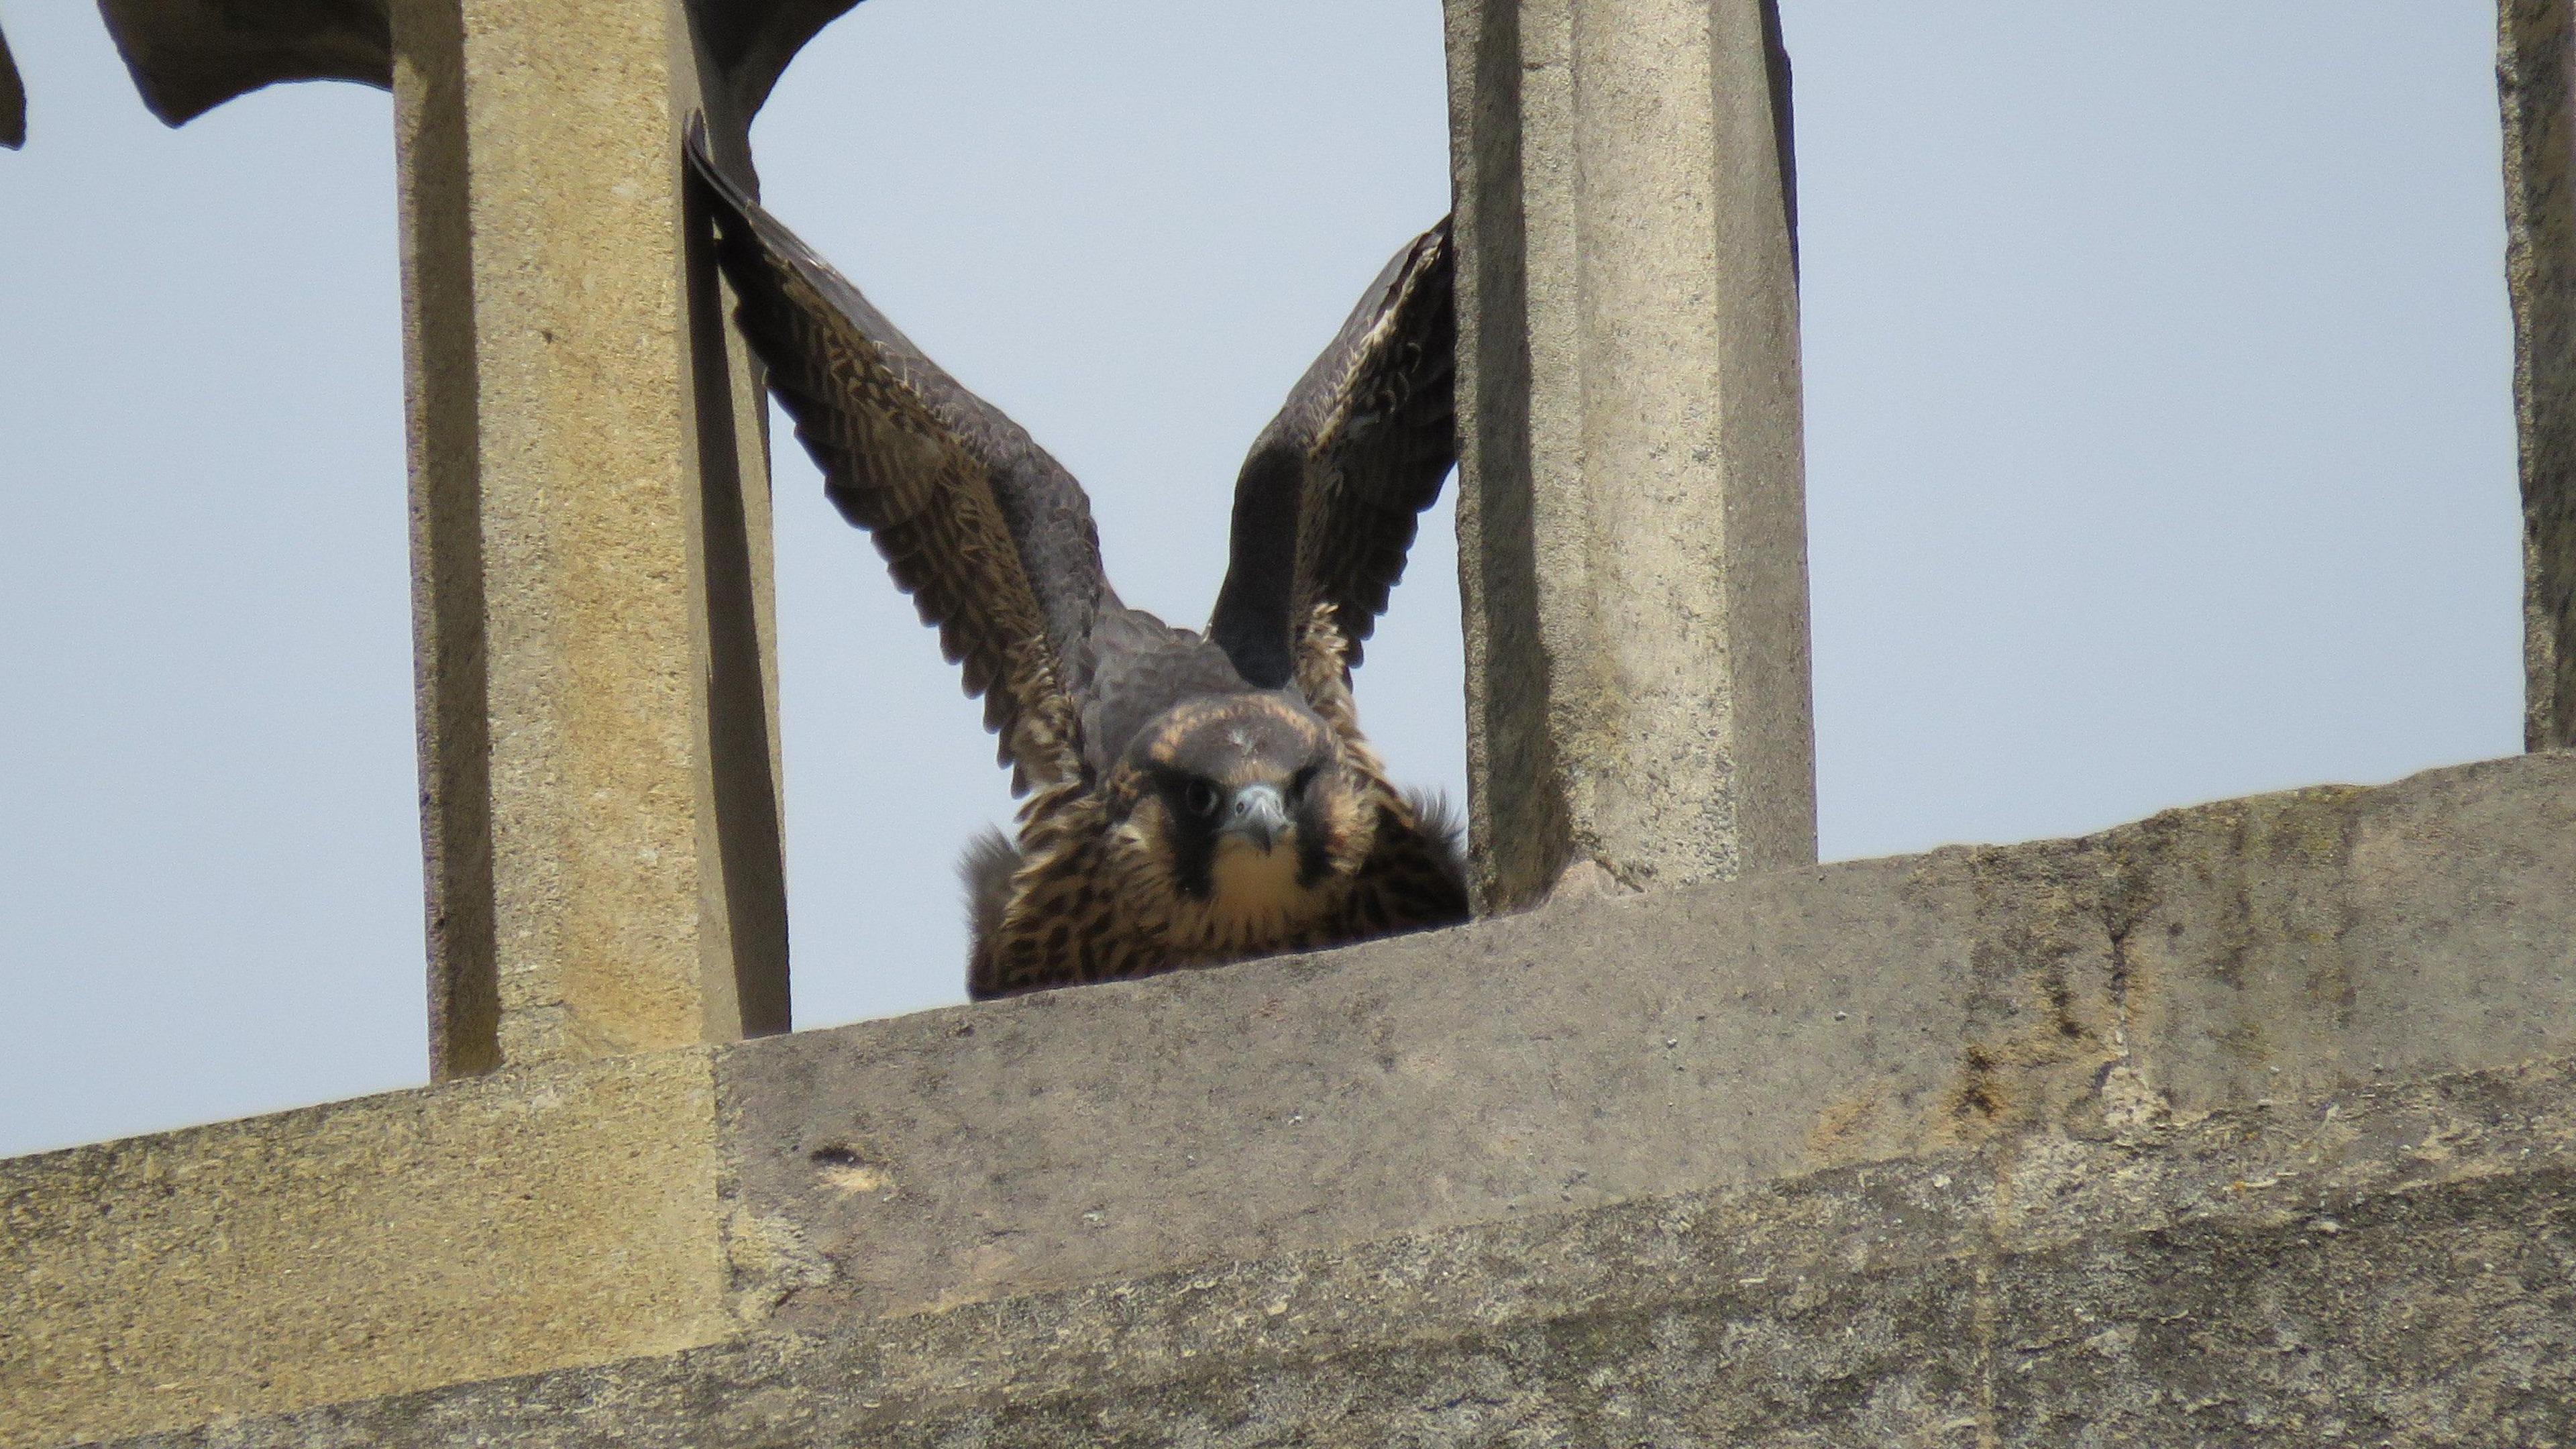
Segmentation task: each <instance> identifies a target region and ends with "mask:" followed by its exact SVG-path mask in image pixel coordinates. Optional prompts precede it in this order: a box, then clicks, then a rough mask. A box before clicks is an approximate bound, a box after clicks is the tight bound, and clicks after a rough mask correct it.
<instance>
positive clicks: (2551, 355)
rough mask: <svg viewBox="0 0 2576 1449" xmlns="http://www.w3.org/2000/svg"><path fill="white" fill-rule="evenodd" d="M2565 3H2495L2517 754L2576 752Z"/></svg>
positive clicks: (2575, 236)
mask: <svg viewBox="0 0 2576 1449" xmlns="http://www.w3.org/2000/svg"><path fill="white" fill-rule="evenodd" d="M2570 10H2571V6H2570V4H2569V0H2498V4H2497V6H2496V18H2497V26H2496V29H2497V47H2496V50H2497V54H2496V84H2497V90H2498V94H2499V98H2500V99H2501V101H2502V104H2503V111H2504V206H2505V280H2506V287H2507V290H2508V291H2509V292H2510V293H2511V294H2512V298H2513V402H2514V421H2515V424H2516V430H2517V431H2518V432H2519V434H2520V436H2521V445H2522V446H2521V453H2522V563H2523V575H2522V577H2523V590H2522V621H2523V635H2522V640H2523V686H2524V688H2523V746H2524V748H2526V749H2534V750H2563V749H2568V748H2571V747H2576V189H2571V188H2570V186H2569V182H2568V163H2569V156H2568V148H2569V147H2570V146H2576V118H2571V117H2570V116H2569V114H2568V108H2569V106H2570V104H2571V101H2576V87H2571V75H2570V72H2569V60H2570V55H2569V50H2570V44H2571V31H2570Z"/></svg>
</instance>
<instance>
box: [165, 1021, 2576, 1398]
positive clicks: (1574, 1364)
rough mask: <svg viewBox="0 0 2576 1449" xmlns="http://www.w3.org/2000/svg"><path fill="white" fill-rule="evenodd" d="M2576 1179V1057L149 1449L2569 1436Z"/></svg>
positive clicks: (1537, 1217) (529, 1380)
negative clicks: (2574, 1060)
mask: <svg viewBox="0 0 2576 1449" xmlns="http://www.w3.org/2000/svg"><path fill="white" fill-rule="evenodd" d="M2571 1189H2576V1068H2571V1065H2570V1064H2569V1063H2567V1062H2564V1061H2561V1062H2553V1063H2548V1064H2540V1065H2533V1066H2527V1067H2521V1068H2509V1069H2505V1070H2501V1071H2494V1072H2482V1073H2466V1074H2457V1075H2451V1076H2444V1077H2438V1078H2433V1079H2430V1080H2425V1081H2418V1082H2411V1083H2406V1084H2403V1085H2391V1086H2380V1087H2364V1088H2358V1089H2354V1090H2352V1091H2348V1092H2341V1093H2335V1094H2331V1095H2329V1096H2327V1097H2325V1098H2322V1099H2317V1100H2311V1101H2305V1102H2298V1103H2290V1102H2273V1103H2271V1104H2269V1105H2266V1106H2249V1107H2238V1108H2231V1109H2227V1110H2224V1111H2219V1112H2214V1113H2211V1114H2209V1115H2207V1116H2204V1117H2201V1118H2199V1119H2198V1120H2196V1121H2192V1122H2189V1123H2181V1122H2174V1121H2163V1122H2156V1123H2138V1124H2132V1125H2131V1126H2129V1127H2128V1128H2125V1129H2123V1130H2118V1131H2113V1132H2108V1133H2100V1134H2091V1133H2076V1132H2069V1131H2065V1130H2060V1129H2056V1128H2051V1129H2043V1130H2039V1131H2034V1132H2030V1133H2026V1134H2021V1135H2018V1136H2015V1137H2011V1138H2005V1139H2000V1140H1997V1141H1995V1142H1990V1143H1988V1144H1986V1145H1984V1146H1983V1147H1979V1148H1956V1149H1950V1150H1945V1151H1934V1152H1926V1153H1922V1154H1918V1155H1912V1156H1908V1157H1905V1158H1901V1159H1897V1160H1894V1161H1890V1162H1885V1163H1879V1164H1873V1165H1868V1166H1853V1167H1843V1168H1836V1169H1832V1170H1828V1171H1824V1172H1819V1173H1813V1174H1805V1175H1801V1176H1798V1177H1794V1178H1789V1179H1785V1180H1779V1181H1774V1182H1770V1183H1765V1184H1760V1185H1756V1186H1750V1187H1736V1188H1721V1189H1715V1190H1710V1191H1702V1192H1693V1193H1681V1194H1674V1195H1670V1196H1659V1197H1652V1198H1644V1199H1637V1200H1632V1201H1628V1202H1623V1203H1616V1204H1608V1205H1603V1206H1599V1207H1592V1208H1580V1209H1570V1208H1563V1207H1559V1208H1557V1209H1556V1210H1553V1211H1546V1212H1532V1213H1529V1214H1513V1215H1506V1217H1505V1218H1504V1219H1502V1220H1500V1221H1493V1222H1486V1223H1480V1224H1476V1225H1472V1226H1467V1227H1460V1228H1454V1229H1450V1230H1447V1231H1443V1232H1435V1233H1423V1234H1408V1235H1402V1236H1398V1237H1394V1238H1389V1239H1383V1240H1379V1241H1376V1242H1372V1243H1367V1244H1360V1245H1355V1246H1349V1247H1339V1248H1330V1249H1319V1250H1315V1251H1310V1252H1304V1253H1294V1254H1284V1255H1280V1256H1276V1257H1270V1258H1264V1259H1258V1260H1252V1261H1239V1262H1232V1263H1225V1264H1219V1265H1209V1266H1204V1267H1199V1268H1190V1269H1182V1270H1179V1271H1165V1272H1160V1273H1154V1274H1147V1275H1141V1276H1138V1277H1134V1278H1128V1279H1122V1280H1119V1281H1116V1282H1112V1283H1105V1284H1097V1285H1092V1286H1088V1287H1084V1288H1078V1289H1071V1290H1066V1291H1062V1292H1056V1293H1046V1294H1034V1295H1024V1296H1015V1297H1008V1298H1003V1299H999V1300H995V1301H992V1302H988V1303H977V1304H969V1305H961V1306H957V1307H952V1308H948V1309H944V1310H938V1311H933V1312H927V1313H917V1314H909V1315H904V1316H900V1317H897V1318H892V1319H873V1318H867V1317H863V1316H850V1317H845V1318H843V1319H842V1320H840V1321H839V1322H837V1323H833V1324H830V1325H829V1326H825V1325H821V1324H817V1325H815V1326H814V1327H811V1328H808V1329H806V1330H802V1331H792V1332H791V1331H774V1330H773V1331H764V1332H758V1333H753V1334H749V1335H746V1336H744V1337H742V1338H739V1339H735V1340H732V1341H730V1342H727V1343H723V1344H719V1345H714V1346H711V1347H707V1348H701V1349H695V1350H689V1351H685V1352H681V1353H677V1354H672V1355H667V1356H662V1357H654V1358H639V1359H634V1360H629V1361H626V1362H623V1363H618V1364H612V1365H606V1366H602V1367H597V1368H590V1369H579V1370H570V1371H565V1372H561V1373H555V1374H545V1375H533V1376H527V1377H521V1378H513V1379H504V1380H499V1381H494V1382H487V1383H481V1384H472V1385H464V1386H459V1387H455V1388H450V1389H443V1390H438V1391H433V1392H429V1393H424V1394H415V1395H408V1396H404V1397H400V1398H394V1399H385V1400H377V1401H373V1402H367V1403H358V1404H346V1405H338V1406H333V1407H328V1408H320V1409H315V1410H312V1411H309V1412H306V1413H302V1414H295V1415H287V1416H280V1417H276V1418H271V1419H264V1420H256V1421H249V1422H243V1423H236V1424H230V1425H225V1426H222V1427H220V1428H212V1429H207V1430H202V1431H197V1432H190V1433H180V1434H172V1435H166V1436H160V1437H154V1438H150V1439H145V1440H137V1441H132V1442H133V1443H134V1444H135V1445H136V1446H137V1449H140V1446H142V1445H146V1444H149V1445H155V1446H169V1449H176V1446H182V1445H186V1446H204V1449H213V1446H224V1449H266V1446H271V1445H275V1446H287V1445H296V1446H311V1449H321V1446H340V1445H350V1446H356V1445H408V1444H465V1443H506V1444H512V1445H521V1446H530V1449H573V1446H593V1445H599V1446H605V1445H641V1446H658V1445H669V1446H693V1449H716V1446H737V1445H738V1446H754V1445H761V1446H766V1445H778V1444H798V1445H818V1446H819V1445H871V1446H914V1445H918V1446H924V1449H927V1446H933V1445H957V1444H974V1445H982V1446H1021V1445H1026V1446H1041V1445H1046V1446H1053V1445H1097V1444H1193V1445H1277V1444H1297V1445H1305V1446H1341V1445H1348V1446H1364V1445H1365V1446H1375V1445H1388V1444H1418V1445H1449V1444H1494V1443H1522V1442H1528V1443H1544V1444H1551V1445H1600V1446H1604V1449H1607V1446H1622V1449H1625V1446H1630V1445H1636V1444H1654V1445H1719V1444H1750V1443H1783V1442H1786V1443H1798V1444H1819V1445H1823V1444H1850V1445H1888V1444H1909V1445H1959V1446H1969V1445H1990V1444H2013V1445H2020V1444H2027V1445H2063V1444H2069V1443H2099V1444H2168V1443H2173V1444H2179V1443H2226V1444H2255V1445H2264V1444H2277V1445H2312V1444H2318V1443H2340V1442H2351V1443H2368V1444H2392V1443H2393V1444H2420V1443H2444V1444H2492V1445H2534V1444H2552V1443H2566V1442H2569V1439H2570V1437H2571V1436H2576V1311H2571V1309H2576V1193H2571Z"/></svg>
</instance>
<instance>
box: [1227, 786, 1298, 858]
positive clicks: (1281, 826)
mask: <svg viewBox="0 0 2576 1449" xmlns="http://www.w3.org/2000/svg"><path fill="white" fill-rule="evenodd" d="M1220 828H1221V829H1223V830H1224V831H1225V833H1226V834H1228V835H1240V836H1244V837H1245V838H1247V839H1249V840H1251V841H1252V842H1253V843H1254V844H1256V845H1259V846H1260V847H1261V848H1262V849H1263V850H1268V849H1269V848H1270V847H1271V845H1272V844H1273V843H1274V842H1276V841H1277V840H1278V839H1279V837H1280V835H1281V834H1283V833H1284V832H1286V830H1287V829H1288V802H1287V800H1285V799H1284V798H1282V797H1281V795H1280V794H1279V787H1278V786H1276V785H1246V786H1244V787H1243V788H1242V789H1240V790H1237V791H1235V792H1234V800H1233V802H1232V803H1231V804H1229V805H1227V806H1226V811H1225V824H1224V825H1223V826H1222V827H1220Z"/></svg>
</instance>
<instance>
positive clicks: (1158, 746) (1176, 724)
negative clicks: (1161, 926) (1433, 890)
mask: <svg viewBox="0 0 2576 1449" xmlns="http://www.w3.org/2000/svg"><path fill="white" fill-rule="evenodd" d="M1117 773H1118V775H1119V776H1120V777H1121V781H1120V783H1121V784H1123V785H1124V786H1125V788H1124V789H1122V790H1119V791H1118V792H1117V793H1118V794H1120V795H1122V796H1124V797H1125V798H1126V799H1128V800H1129V801H1130V802H1132V803H1131V804H1130V807H1129V810H1128V814H1127V819H1126V822H1125V824H1124V826H1123V827H1122V828H1121V829H1120V830H1119V832H1118V834H1119V836H1120V838H1121V840H1122V842H1124V843H1126V844H1127V845H1128V846H1129V847H1130V848H1135V849H1141V850H1143V851H1144V852H1145V853H1146V854H1147V856H1148V857H1149V858H1150V860H1151V864H1152V868H1153V869H1154V871H1155V873H1156V874H1158V875H1160V876H1161V877H1162V878H1163V879H1164V880H1167V881H1168V882H1169V883H1170V887H1171V890H1172V892H1173V893H1174V895H1175V896H1177V897H1178V901H1177V902H1176V904H1177V905H1179V906H1181V908H1182V909H1181V911H1180V914H1182V915H1187V916H1200V917H1203V918H1204V920H1205V923H1206V925H1207V926H1208V927H1209V928H1210V929H1213V930H1215V931H1218V932H1220V933H1230V932H1231V931H1232V930H1234V929H1238V928H1251V927H1254V926H1261V925H1268V926H1276V925H1280V924H1289V925H1293V924H1295V923H1297V922H1298V921H1299V920H1300V919H1302V918H1304V917H1307V916H1310V915H1313V914H1317V913H1320V912H1321V911H1323V910H1324V909H1325V908H1326V907H1328V906H1329V905H1330V904H1332V902H1333V901H1334V900H1335V899H1336V897H1337V896H1338V894H1339V893H1340V891H1341V889H1342V888H1343V887H1344V886H1345V885H1346V884H1347V883H1348V882H1349V880H1350V878H1351V877H1352V875H1353V874H1354V873H1356V872H1357V871H1358V869H1359V867H1360V864H1361V862H1362V861H1364V860H1366V859H1367V858H1368V853H1369V847H1370V845H1371V844H1372V842H1373V838H1374V836H1375V834H1376V826H1377V822H1376V819H1375V812H1373V811H1371V810H1369V809H1368V808H1366V806H1365V804H1364V795H1363V784H1362V781H1361V780H1360V779H1359V778H1358V776H1357V775H1356V774H1355V773H1354V771H1353V770H1352V768H1351V762H1350V760H1349V759H1348V757H1347V755H1346V754H1345V752H1344V750H1343V748H1342V746H1341V744H1340V742H1339V741H1338V740H1337V739H1336V738H1335V736H1334V734H1333V731H1332V730H1331V729H1329V728H1327V727H1326V726H1325V724H1324V722H1323V721H1322V720H1320V719H1318V718H1316V716H1315V714H1314V712H1313V711H1312V710H1310V709H1308V708H1307V707H1306V706H1305V705H1304V704H1303V703H1302V702H1300V701H1299V700H1298V699H1297V698H1296V697H1295V696H1294V695H1291V694H1288V693H1285V692H1282V691H1274V690H1259V691H1251V692H1246V693H1240V694H1218V695H1202V696H1199V697H1197V698H1193V699H1186V700H1183V701H1182V702H1181V703H1179V704H1176V705H1174V706H1172V707H1171V708H1170V709H1168V710H1166V711H1164V712H1163V714H1162V715H1161V716H1159V717H1158V718H1156V719H1155V720H1154V721H1153V722H1152V723H1150V724H1148V725H1147V726H1146V727H1145V728H1144V729H1142V730H1139V731H1138V732H1137V734H1136V738H1135V739H1134V741H1133V742H1132V743H1130V745H1129V746H1128V748H1127V751H1126V753H1125V755H1124V756H1123V758H1122V759H1121V760H1120V762H1119V768H1118V771H1117ZM1176 924H1178V923H1176Z"/></svg>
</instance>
